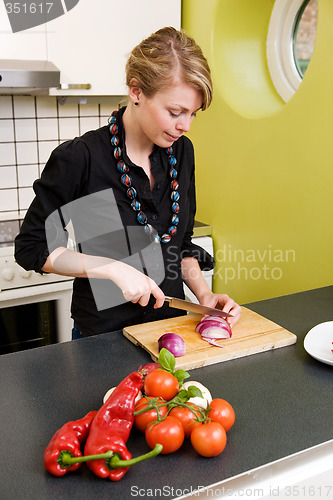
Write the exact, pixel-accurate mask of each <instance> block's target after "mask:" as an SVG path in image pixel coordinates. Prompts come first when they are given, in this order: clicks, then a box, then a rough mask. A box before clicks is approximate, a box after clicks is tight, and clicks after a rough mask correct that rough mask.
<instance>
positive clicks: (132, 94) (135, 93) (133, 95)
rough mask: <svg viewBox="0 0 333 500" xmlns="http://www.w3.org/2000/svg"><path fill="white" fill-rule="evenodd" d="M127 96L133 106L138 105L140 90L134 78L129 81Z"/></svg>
mask: <svg viewBox="0 0 333 500" xmlns="http://www.w3.org/2000/svg"><path fill="white" fill-rule="evenodd" d="M128 95H129V98H130V99H131V101H132V102H133V103H134V104H136V105H138V104H139V102H140V98H141V95H142V90H141V88H140V84H139V82H138V81H137V80H136V79H135V78H132V80H131V81H130V84H129V93H128Z"/></svg>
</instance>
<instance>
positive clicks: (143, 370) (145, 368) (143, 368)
mask: <svg viewBox="0 0 333 500" xmlns="http://www.w3.org/2000/svg"><path fill="white" fill-rule="evenodd" d="M157 368H161V365H160V364H159V363H148V364H147V365H145V366H142V365H141V366H140V367H139V369H138V372H140V373H141V375H142V376H143V377H146V376H147V375H148V373H149V372H151V371H152V370H156V369H157Z"/></svg>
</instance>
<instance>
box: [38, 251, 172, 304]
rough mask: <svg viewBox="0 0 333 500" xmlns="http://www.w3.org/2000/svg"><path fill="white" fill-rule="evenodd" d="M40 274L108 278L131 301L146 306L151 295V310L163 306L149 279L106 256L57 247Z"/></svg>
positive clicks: (162, 298) (156, 287)
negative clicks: (152, 304)
mask: <svg viewBox="0 0 333 500" xmlns="http://www.w3.org/2000/svg"><path fill="white" fill-rule="evenodd" d="M42 271H44V272H47V273H56V274H61V275H63V276H73V277H74V278H95V279H109V280H111V281H113V282H114V283H115V284H116V285H117V286H118V287H119V288H120V290H121V291H122V292H123V294H124V297H125V298H126V299H127V300H129V301H131V302H138V303H139V304H140V305H142V306H146V305H147V304H148V302H149V299H150V296H151V295H153V296H154V297H155V298H156V303H155V307H162V305H163V303H164V293H163V292H162V290H161V289H160V288H159V287H158V286H157V284H156V283H155V281H153V280H152V279H151V278H149V276H146V275H145V274H144V273H143V272H141V271H138V270H137V269H135V268H134V267H132V266H129V265H128V264H126V263H125V262H122V261H117V260H114V259H110V258H107V257H98V256H95V255H86V254H81V253H78V252H74V251H73V250H68V249H67V248H64V247H61V248H57V249H56V250H54V251H53V252H52V253H51V254H50V255H49V256H48V258H47V260H46V262H45V264H44V266H43V268H42Z"/></svg>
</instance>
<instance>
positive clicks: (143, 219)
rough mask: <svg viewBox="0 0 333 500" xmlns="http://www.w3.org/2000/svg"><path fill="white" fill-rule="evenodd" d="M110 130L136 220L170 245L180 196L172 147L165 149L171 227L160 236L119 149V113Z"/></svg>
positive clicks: (110, 125)
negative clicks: (141, 200) (142, 208)
mask: <svg viewBox="0 0 333 500" xmlns="http://www.w3.org/2000/svg"><path fill="white" fill-rule="evenodd" d="M108 123H109V130H110V133H111V144H112V146H114V150H113V154H114V157H115V158H116V160H118V161H117V170H118V171H119V172H120V173H121V174H122V175H121V177H120V181H121V183H122V184H123V185H124V186H125V187H126V188H127V190H126V194H127V196H128V198H129V199H130V200H131V207H132V208H133V210H134V211H135V212H137V215H136V220H137V221H138V223H139V224H142V225H143V226H144V230H145V232H146V233H147V234H149V235H150V236H151V238H152V239H153V240H154V241H156V242H161V243H168V242H169V241H170V240H171V237H172V236H173V235H174V234H176V232H177V225H178V223H179V216H178V214H179V203H178V201H179V198H180V194H179V192H178V188H179V184H178V182H177V170H176V168H175V166H176V163H177V160H176V158H175V157H174V156H173V149H172V147H171V146H170V147H168V148H166V149H165V152H166V154H167V155H168V163H169V166H170V170H169V175H170V178H171V213H172V216H171V226H170V227H169V229H168V231H167V233H164V234H163V235H162V236H159V235H158V234H157V232H156V231H155V229H154V228H153V226H152V225H151V224H148V219H147V216H146V215H145V214H144V213H143V211H142V210H141V203H140V202H139V201H138V200H137V199H136V196H137V191H136V189H135V187H134V186H133V185H132V178H131V176H130V174H129V167H128V166H127V165H126V164H125V162H124V161H123V159H122V150H121V148H120V147H119V137H118V130H119V129H118V125H117V111H113V112H112V115H111V116H110V118H109V119H108Z"/></svg>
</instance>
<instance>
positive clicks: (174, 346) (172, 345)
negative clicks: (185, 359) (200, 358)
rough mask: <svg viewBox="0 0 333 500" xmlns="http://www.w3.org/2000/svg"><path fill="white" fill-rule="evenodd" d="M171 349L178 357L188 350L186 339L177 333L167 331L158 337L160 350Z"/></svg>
mask: <svg viewBox="0 0 333 500" xmlns="http://www.w3.org/2000/svg"><path fill="white" fill-rule="evenodd" d="M163 347H164V348H165V349H167V350H168V351H170V352H171V353H172V354H173V355H174V356H175V357H176V358H177V357H178V356H184V354H185V352H186V346H185V341H184V339H182V338H181V337H180V336H179V335H177V333H165V334H164V335H162V336H161V337H160V338H159V339H158V351H160V350H161V349H162V348H163Z"/></svg>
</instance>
